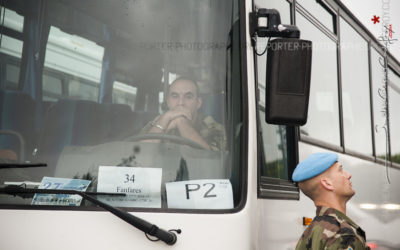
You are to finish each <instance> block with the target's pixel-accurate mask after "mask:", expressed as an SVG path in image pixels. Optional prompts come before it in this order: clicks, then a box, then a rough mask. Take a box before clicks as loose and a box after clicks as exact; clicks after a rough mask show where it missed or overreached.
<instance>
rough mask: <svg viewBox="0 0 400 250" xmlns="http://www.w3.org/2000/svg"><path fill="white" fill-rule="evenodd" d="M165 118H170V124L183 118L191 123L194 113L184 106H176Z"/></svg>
mask: <svg viewBox="0 0 400 250" xmlns="http://www.w3.org/2000/svg"><path fill="white" fill-rule="evenodd" d="M165 116H166V117H168V120H169V122H172V121H173V120H174V119H176V118H178V117H180V116H183V117H185V118H186V119H188V120H189V121H191V120H192V113H191V112H190V110H189V109H188V108H186V107H184V106H176V107H174V108H173V109H171V110H169V111H167V112H166V113H165Z"/></svg>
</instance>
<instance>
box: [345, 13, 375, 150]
mask: <svg viewBox="0 0 400 250" xmlns="http://www.w3.org/2000/svg"><path fill="white" fill-rule="evenodd" d="M340 48H341V72H342V100H343V101H342V103H343V125H344V129H343V130H344V137H345V140H344V143H345V147H346V149H347V148H348V149H351V150H355V151H357V152H360V153H364V154H368V155H372V135H371V112H370V91H369V76H368V75H369V68H368V44H367V42H366V41H365V40H364V39H363V38H362V37H361V36H360V35H359V34H358V33H357V32H356V31H355V30H354V29H353V28H352V27H351V26H350V25H349V24H348V23H347V22H346V21H344V20H343V19H342V18H341V19H340ZM353 65H357V67H353Z"/></svg>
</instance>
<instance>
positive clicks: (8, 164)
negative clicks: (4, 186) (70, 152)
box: [0, 162, 47, 168]
mask: <svg viewBox="0 0 400 250" xmlns="http://www.w3.org/2000/svg"><path fill="white" fill-rule="evenodd" d="M37 167H47V163H16V162H13V163H12V162H2V163H0V168H37Z"/></svg>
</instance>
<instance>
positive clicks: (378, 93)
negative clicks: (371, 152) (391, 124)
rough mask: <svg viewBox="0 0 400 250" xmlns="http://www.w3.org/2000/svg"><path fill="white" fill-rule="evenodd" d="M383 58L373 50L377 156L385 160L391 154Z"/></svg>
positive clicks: (372, 65)
mask: <svg viewBox="0 0 400 250" xmlns="http://www.w3.org/2000/svg"><path fill="white" fill-rule="evenodd" d="M383 63H384V61H383V56H381V55H380V54H379V53H378V52H377V51H376V50H375V49H373V48H372V49H371V73H372V100H373V106H374V112H373V114H374V133H375V155H376V157H378V158H381V159H385V155H386V154H389V152H388V151H389V149H388V148H386V145H387V140H388V137H387V129H386V128H385V126H386V125H385V124H386V117H385V115H384V114H383V113H382V111H384V110H386V107H385V106H386V104H385V101H384V100H385V98H386V93H385V91H384V89H385V83H384V79H385V72H384V67H383Z"/></svg>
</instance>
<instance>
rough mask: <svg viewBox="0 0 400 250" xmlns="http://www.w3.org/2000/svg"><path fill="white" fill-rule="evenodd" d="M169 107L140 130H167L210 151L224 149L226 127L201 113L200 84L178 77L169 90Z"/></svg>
mask: <svg viewBox="0 0 400 250" xmlns="http://www.w3.org/2000/svg"><path fill="white" fill-rule="evenodd" d="M166 104H167V107H168V110H167V111H166V112H165V113H163V114H162V115H160V116H157V117H156V118H155V119H154V120H153V121H151V122H150V123H148V124H147V125H146V126H145V127H144V128H143V129H142V131H141V133H167V134H173V135H179V136H182V137H185V138H187V139H189V140H192V141H194V142H196V143H197V144H199V145H200V146H201V147H203V148H204V149H207V150H215V151H219V150H225V149H226V135H225V129H224V127H223V126H222V125H221V124H219V123H217V122H216V121H215V120H214V119H213V118H212V117H211V116H205V115H204V114H201V113H198V110H199V108H200V107H201V104H202V99H201V97H200V96H199V87H198V85H197V83H196V82H195V81H193V80H190V79H188V78H183V77H181V78H178V79H176V80H175V81H174V82H172V83H171V85H170V86H169V89H168V93H167V100H166Z"/></svg>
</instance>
